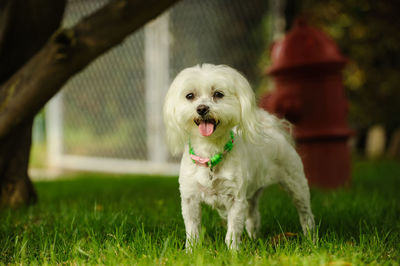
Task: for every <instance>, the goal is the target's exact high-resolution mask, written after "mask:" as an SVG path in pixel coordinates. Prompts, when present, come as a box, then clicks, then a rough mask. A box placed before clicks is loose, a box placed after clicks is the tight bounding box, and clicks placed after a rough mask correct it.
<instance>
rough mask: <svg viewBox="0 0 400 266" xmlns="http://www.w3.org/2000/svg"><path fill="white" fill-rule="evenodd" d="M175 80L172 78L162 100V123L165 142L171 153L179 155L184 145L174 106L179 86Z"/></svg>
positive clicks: (183, 133) (176, 101)
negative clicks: (163, 100)
mask: <svg viewBox="0 0 400 266" xmlns="http://www.w3.org/2000/svg"><path fill="white" fill-rule="evenodd" d="M178 83H179V82H177V80H174V81H173V82H172V84H171V86H170V88H169V89H168V92H167V95H166V96H165V102H164V110H163V113H164V124H165V129H166V135H167V144H168V147H169V149H170V151H171V153H172V154H173V155H179V154H180V153H182V152H183V149H184V147H185V132H184V130H183V129H182V128H180V126H179V123H178V120H177V119H179V117H180V116H179V114H178V113H177V110H176V106H177V105H178V104H179V103H178V98H177V92H178V88H177V86H179V84H178Z"/></svg>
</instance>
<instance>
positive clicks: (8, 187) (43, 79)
mask: <svg viewBox="0 0 400 266" xmlns="http://www.w3.org/2000/svg"><path fill="white" fill-rule="evenodd" d="M14 1H16V0H14ZM26 1H27V0H18V1H16V2H18V3H21V5H23V4H25V5H26ZM40 1H41V2H47V5H49V6H54V5H56V6H58V5H59V2H60V0H57V1H53V0H40ZM177 1H178V0H147V1H143V0H113V1H110V2H109V3H108V4H106V5H105V6H104V7H103V8H101V9H99V10H98V11H97V12H95V13H94V14H92V15H90V16H88V17H86V18H84V19H83V20H82V21H80V22H79V23H78V24H77V25H75V26H74V27H72V28H69V29H60V30H58V31H56V32H55V33H53V35H52V37H51V38H50V39H49V40H48V41H47V43H46V44H45V45H44V46H43V47H42V48H41V49H40V51H39V52H37V53H36V54H35V55H34V56H33V57H31V58H30V59H29V60H28V58H29V57H30V55H29V56H27V58H25V59H24V60H23V62H26V61H27V62H26V63H25V64H24V65H23V66H22V67H20V66H18V67H20V69H19V70H18V71H16V72H15V71H13V72H12V73H13V74H12V73H11V75H12V76H11V77H10V78H9V77H8V76H7V75H5V78H3V79H2V81H5V80H7V81H5V82H4V83H3V85H2V86H1V87H0V186H1V187H0V193H1V194H0V200H1V201H0V205H2V206H17V205H20V204H23V203H27V202H30V201H32V199H34V198H35V193H34V190H33V187H32V184H31V183H30V181H29V177H28V175H27V161H28V160H27V159H28V158H29V157H26V156H27V154H29V149H26V146H30V131H31V126H32V119H33V117H34V115H35V114H36V113H37V112H38V111H39V110H40V109H41V108H42V107H43V106H44V105H45V103H46V102H47V101H48V100H49V99H50V98H51V97H52V96H53V95H54V94H56V92H57V91H59V90H60V88H61V87H62V85H63V84H64V83H65V82H66V81H67V80H68V79H69V78H71V77H72V76H73V75H74V74H76V73H78V72H79V71H81V70H82V69H83V68H84V67H86V66H87V65H88V64H89V63H90V62H91V61H93V60H94V59H95V58H97V57H98V56H100V55H101V54H103V53H105V52H106V51H108V50H109V49H110V48H112V47H113V46H115V45H117V44H120V43H121V42H122V41H123V40H124V39H125V37H126V36H128V35H129V34H130V33H132V32H134V31H135V30H137V29H139V28H140V27H141V26H143V25H144V24H145V23H146V22H147V21H149V20H150V19H152V18H154V17H156V16H157V15H159V14H161V13H162V12H163V11H164V10H165V9H167V8H168V7H170V6H171V5H172V4H173V3H175V2H177ZM11 2H13V0H9V1H1V0H0V8H1V7H2V5H3V6H4V7H7V8H9V6H12V5H13V4H12V3H11ZM22 2H23V3H22ZM29 2H32V3H33V2H35V3H37V2H38V0H36V1H35V0H30V1H29ZM53 2H54V3H53ZM36 6H37V5H36ZM33 7H34V6H33V4H32V6H31V7H30V8H33ZM38 7H39V9H38V10H37V12H41V11H42V9H41V8H43V6H41V7H40V6H38ZM17 9H18V8H17ZM45 10H53V8H46V9H45ZM1 14H2V15H3V16H1V17H0V22H2V20H6V21H8V20H9V19H12V18H13V17H14V16H13V15H10V13H9V12H7V11H3V12H2V13H1ZM40 16H41V17H44V18H46V16H43V14H42V15H40ZM25 23H26V22H25ZM47 23H48V20H47V19H46V22H45V23H44V24H43V25H42V24H40V25H41V28H40V30H43V28H42V27H45V26H46V24H47ZM6 28H8V27H6ZM8 29H9V28H8ZM6 31H7V29H6ZM14 31H15V30H14ZM3 32H4V30H3V27H1V26H0V38H2V39H4V37H3ZM14 34H17V35H18V33H14ZM25 34H27V35H29V34H28V33H25ZM20 41H22V42H25V43H26V45H31V43H29V40H24V39H23V38H21V39H20ZM3 47H7V46H4V45H3V44H2V43H0V49H1V51H3V53H7V54H8V53H9V51H8V50H6V49H3ZM8 47H10V46H8ZM16 52H17V51H16ZM9 58H13V57H9ZM0 65H2V64H0ZM6 68H7V67H5V69H6ZM2 70H3V69H2ZM4 71H5V70H4ZM28 131H29V134H28V133H27V132H28ZM28 139H29V141H28ZM21 146H23V147H21ZM22 150H24V151H25V153H24V156H25V157H24V156H22V155H20V154H22V153H23V152H22ZM21 156H22V157H23V158H22V157H21ZM18 168H20V169H18ZM23 180H24V181H23ZM21 184H23V185H21Z"/></svg>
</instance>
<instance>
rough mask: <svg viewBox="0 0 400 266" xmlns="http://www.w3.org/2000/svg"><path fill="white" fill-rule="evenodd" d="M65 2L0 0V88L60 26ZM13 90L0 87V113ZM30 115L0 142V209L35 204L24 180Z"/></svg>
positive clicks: (27, 179) (28, 185) (29, 139)
mask: <svg viewBox="0 0 400 266" xmlns="http://www.w3.org/2000/svg"><path fill="white" fill-rule="evenodd" d="M65 3H66V0H57V1H54V0H0V84H2V83H4V82H6V81H7V80H9V79H10V78H11V77H12V76H13V75H14V74H15V73H16V72H17V70H19V68H21V67H22V66H23V65H24V64H25V63H26V62H27V61H28V60H29V59H30V58H31V57H32V56H33V55H34V54H35V53H36V52H38V51H39V50H40V49H41V48H42V47H43V45H44V44H45V43H46V41H47V40H48V39H49V37H50V36H51V34H52V33H53V32H54V31H55V30H56V29H57V28H58V27H59V26H60V22H61V19H62V15H63V13H64V8H65ZM13 94H14V87H11V89H10V87H4V86H3V87H0V113H1V112H2V111H3V110H4V109H5V107H6V105H7V102H8V101H9V100H10V98H11V97H12V96H13ZM33 117H34V114H31V115H30V116H29V117H27V119H25V120H24V121H22V122H21V123H20V124H18V125H17V126H16V127H15V128H13V129H12V130H10V131H9V132H8V134H6V135H5V136H4V137H3V138H1V139H0V207H6V206H7V207H17V206H20V205H22V204H29V203H33V202H35V201H36V198H37V196H36V193H35V190H34V188H33V185H32V182H31V181H30V179H29V176H28V164H29V153H30V147H31V134H32V122H33Z"/></svg>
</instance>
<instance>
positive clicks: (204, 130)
mask: <svg viewBox="0 0 400 266" xmlns="http://www.w3.org/2000/svg"><path fill="white" fill-rule="evenodd" d="M199 130H200V134H201V135H203V136H204V137H208V136H211V134H212V133H213V132H214V124H213V123H207V122H205V121H201V122H200V125H199Z"/></svg>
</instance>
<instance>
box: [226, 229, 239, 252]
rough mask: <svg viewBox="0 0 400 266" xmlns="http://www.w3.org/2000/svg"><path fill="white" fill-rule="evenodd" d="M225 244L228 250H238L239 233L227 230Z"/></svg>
mask: <svg viewBox="0 0 400 266" xmlns="http://www.w3.org/2000/svg"><path fill="white" fill-rule="evenodd" d="M225 244H226V246H227V247H228V249H230V250H238V249H239V246H240V236H239V234H237V233H234V232H232V231H229V230H228V232H227V233H226V237H225Z"/></svg>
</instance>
